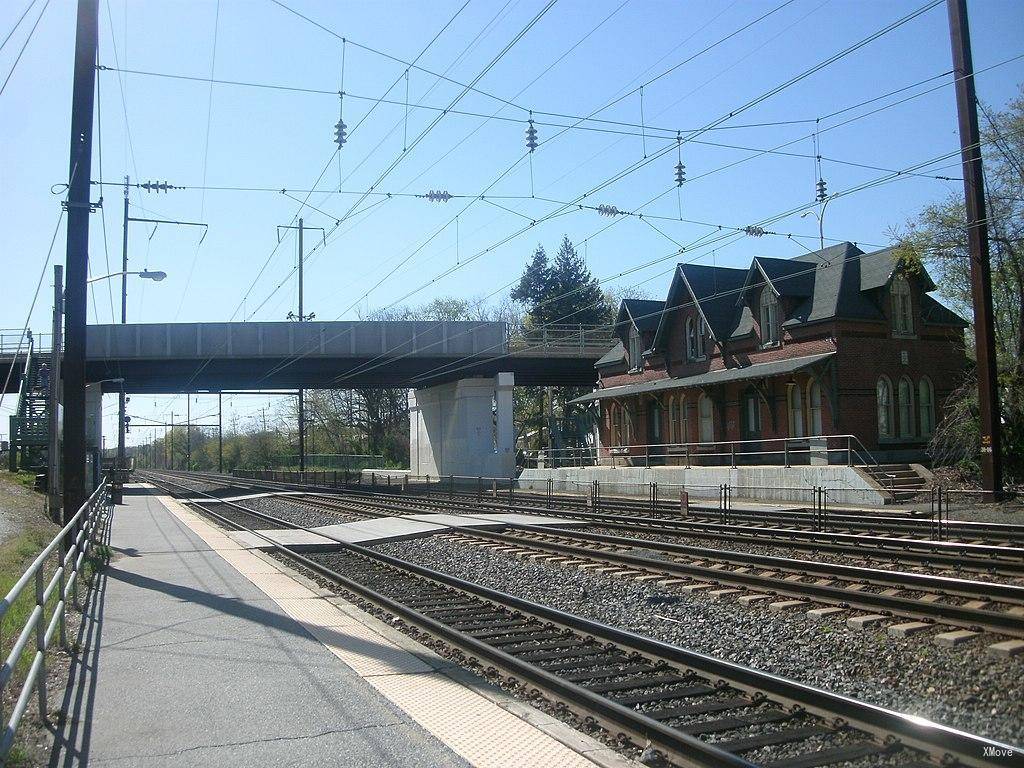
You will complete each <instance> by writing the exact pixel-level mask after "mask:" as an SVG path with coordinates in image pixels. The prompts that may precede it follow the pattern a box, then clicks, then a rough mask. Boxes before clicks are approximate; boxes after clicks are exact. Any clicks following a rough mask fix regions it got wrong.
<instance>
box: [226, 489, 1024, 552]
mask: <svg viewBox="0 0 1024 768" xmlns="http://www.w3.org/2000/svg"><path fill="white" fill-rule="evenodd" d="M282 474H287V473H282ZM309 474H310V475H313V476H314V477H315V475H316V474H317V473H309ZM328 474H329V473H322V475H323V477H324V479H325V480H326V479H327V477H326V476H327V475H328ZM331 479H332V480H333V477H332V478H331ZM238 480H242V478H238ZM245 482H268V481H259V480H245ZM280 482H284V481H280ZM474 485H475V486H476V487H473V486H474ZM293 487H301V486H300V485H299V484H293ZM325 487H326V486H325ZM334 487H337V488H345V489H346V490H352V489H354V488H367V489H373V490H382V491H385V492H386V491H388V490H390V489H391V488H392V486H391V485H390V484H387V485H385V484H376V485H374V486H369V485H366V484H363V483H361V482H360V483H358V484H356V483H353V484H349V485H339V486H334ZM491 487H492V486H491V485H490V484H489V483H488V482H487V481H485V480H481V481H480V482H479V483H473V482H472V481H464V482H462V483H459V484H451V485H449V484H448V482H447V478H439V480H438V483H437V484H436V485H435V486H434V487H433V490H431V489H430V488H429V487H428V488H427V489H426V490H422V489H421V488H420V487H418V486H417V485H415V484H413V485H410V486H409V488H408V490H407V493H408V494H420V493H426V494H432V495H437V496H445V497H448V498H462V499H467V500H471V499H475V498H477V497H479V496H481V495H486V494H490V493H491ZM807 491H808V494H810V493H811V489H810V488H808V489H807ZM495 492H496V494H497V497H498V498H501V499H507V498H508V496H509V494H508V490H507V488H506V489H504V490H503V489H501V488H500V487H499V488H496V491H495ZM512 496H513V498H514V500H515V501H516V503H524V504H527V505H530V506H538V507H545V506H547V507H548V508H549V509H555V510H558V511H559V512H561V513H564V512H566V511H568V510H571V509H576V510H589V509H592V503H593V502H592V499H589V498H588V497H586V496H580V495H573V494H566V493H557V492H556V493H552V494H550V495H548V494H546V493H539V492H536V491H530V490H518V489H517V490H515V491H514V492H513V494H512ZM598 506H599V507H600V508H602V509H608V510H609V511H612V512H615V513H619V514H623V515H625V516H627V517H635V516H638V515H643V516H647V517H669V518H677V517H678V516H679V512H680V508H679V500H678V499H671V500H666V499H664V498H662V499H660V500H657V501H654V502H653V503H652V502H651V501H650V500H643V499H637V498H630V497H625V496H602V497H600V499H599V501H598ZM689 516H691V517H698V518H704V519H708V520H721V519H722V518H723V517H727V518H728V520H729V521H730V522H734V523H742V524H746V525H750V526H757V527H760V526H768V527H780V526H781V527H786V528H801V529H806V530H815V529H816V528H817V526H818V525H819V519H820V517H819V514H818V513H815V512H814V511H813V510H811V509H808V508H804V509H785V510H779V511H749V510H743V509H729V510H725V511H723V510H722V509H720V508H719V507H718V506H716V505H715V504H714V503H709V502H708V501H707V500H706V499H700V498H694V499H692V500H691V503H690V507H689ZM827 519H828V527H829V530H830V531H835V532H846V533H854V534H857V533H867V534H872V533H874V534H884V535H903V536H909V537H913V538H931V537H932V536H933V535H934V530H935V523H934V522H933V521H932V520H931V519H930V518H929V517H927V516H924V517H920V516H919V517H912V516H908V515H906V514H903V515H897V514H893V513H892V512H889V511H886V510H867V511H865V512H857V513H851V512H849V511H842V510H833V511H829V512H828V513H827ZM942 527H943V531H944V532H945V533H944V536H946V537H947V540H949V541H953V542H956V543H979V544H985V543H988V544H997V545H998V544H1009V545H1015V546H1024V525H1020V524H1013V523H990V522H972V521H964V520H949V521H946V520H944V521H943V524H942Z"/></svg>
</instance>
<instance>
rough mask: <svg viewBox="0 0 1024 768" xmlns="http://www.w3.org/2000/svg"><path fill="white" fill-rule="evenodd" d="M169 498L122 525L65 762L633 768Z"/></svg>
mask: <svg viewBox="0 0 1024 768" xmlns="http://www.w3.org/2000/svg"><path fill="white" fill-rule="evenodd" d="M155 494H156V491H155V490H152V489H148V488H140V487H139V486H128V487H127V488H126V495H125V503H124V504H123V505H119V506H118V507H117V508H116V511H115V513H114V522H113V528H112V535H111V541H110V547H111V549H112V553H113V555H112V560H111V563H110V565H109V567H108V568H107V569H106V570H105V571H103V572H102V575H101V578H100V581H99V585H98V587H97V589H96V590H95V591H94V592H93V593H92V596H91V597H90V602H89V604H88V605H87V607H86V611H85V616H84V620H83V623H82V626H81V630H80V632H79V635H78V641H79V642H80V643H81V644H82V646H83V651H82V653H81V654H80V655H79V656H77V657H76V658H75V659H74V661H73V663H72V667H71V670H70V675H69V682H68V685H67V688H66V690H65V691H64V692H63V698H62V699H61V693H60V692H59V691H53V692H52V693H51V707H52V708H55V709H56V708H58V707H61V706H62V708H63V709H64V711H65V713H66V717H65V718H64V719H63V720H62V721H61V724H60V726H58V728H57V733H56V742H55V745H54V747H53V752H52V754H51V760H50V765H52V766H65V767H70V766H85V765H88V764H89V763H94V764H96V765H103V766H108V765H109V766H125V767H133V766H139V768H142V767H143V766H145V767H146V768H152V767H156V768H162V767H164V766H167V767H168V768H169V767H170V766H175V767H178V766H196V768H200V767H201V768H209V766H212V765H213V766H218V768H220V767H222V766H225V767H227V768H234V766H238V767H239V768H242V767H243V766H244V768H252V766H264V765H273V766H352V768H356V767H357V766H358V767H360V768H362V766H403V767H405V766H412V767H422V768H428V767H432V766H441V767H442V768H465V767H466V766H468V765H477V766H494V767H495V768H498V767H499V766H508V767H509V768H512V766H520V765H526V764H529V765H543V766H561V765H565V766H572V767H573V768H586V766H593V765H595V764H596V765H603V766H609V767H610V766H616V765H618V766H622V765H627V762H626V761H624V760H623V759H622V758H619V757H618V756H617V755H615V753H613V752H611V751H610V750H607V749H605V748H602V747H601V745H597V744H596V742H592V741H589V740H586V739H585V737H583V738H584V742H583V744H584V749H570V748H569V747H568V746H567V743H568V740H567V738H560V737H556V736H552V735H551V734H552V733H555V734H558V733H559V731H558V727H561V728H566V729H567V728H568V727H567V726H564V725H562V724H561V723H557V725H553V724H551V723H549V722H546V721H545V720H544V718H546V717H547V716H545V715H543V714H542V713H539V712H536V711H535V710H531V711H533V712H534V713H535V715H536V717H537V720H536V721H531V722H526V720H524V719H522V718H521V717H518V716H516V715H515V714H513V712H512V711H513V705H512V704H509V705H507V706H505V705H503V704H502V702H503V701H504V700H503V699H502V698H501V697H502V696H504V694H502V693H501V692H500V691H497V692H494V690H492V689H491V688H490V686H488V685H486V684H485V683H481V682H480V681H478V680H476V681H475V682H468V681H460V680H459V679H458V678H459V675H458V674H457V672H450V671H449V670H447V669H445V667H444V664H445V663H444V662H443V661H441V660H439V659H437V657H432V655H431V654H430V653H429V651H425V650H424V652H423V653H421V654H417V653H413V652H412V651H410V650H409V649H407V648H405V647H403V645H402V644H403V643H407V644H409V645H410V646H411V647H414V648H420V646H417V645H415V644H414V643H412V641H411V640H408V638H405V637H404V636H401V638H396V637H394V636H392V637H388V636H386V635H385V634H384V632H386V631H387V629H388V628H387V627H384V626H383V624H382V623H380V622H377V624H374V623H373V622H374V621H375V620H373V619H372V617H369V616H367V615H366V614H365V613H363V612H361V611H359V610H358V609H356V608H355V607H354V606H351V605H348V604H345V603H343V602H341V601H340V600H337V599H335V598H333V597H332V598H327V597H325V595H324V594H322V593H320V592H318V590H317V588H316V587H315V585H312V584H311V583H309V582H303V581H302V580H301V578H300V577H296V576H294V575H293V574H291V573H290V572H289V571H288V569H287V568H286V567H285V566H283V565H279V564H278V563H277V562H276V561H275V560H273V559H272V558H269V557H267V556H265V555H262V554H261V553H255V552H246V551H244V550H243V549H242V547H241V546H240V545H238V544H237V543H235V542H233V541H232V540H231V539H230V538H228V537H227V536H225V535H224V533H223V531H221V530H219V529H216V528H214V527H213V526H212V525H209V524H208V523H205V522H204V521H203V520H202V519H201V518H199V516H198V515H195V514H194V513H192V512H190V511H189V510H187V509H186V508H184V507H183V506H181V505H178V504H176V503H175V502H173V501H172V500H168V501H167V502H166V505H165V503H163V502H162V501H161V499H160V498H159V497H157V496H156V495H155ZM431 657H432V658H431ZM472 680H475V678H473V679H472ZM513 703H514V704H518V702H513ZM520 706H524V707H526V708H527V709H530V708H529V707H528V706H527V705H520ZM446 707H447V709H445V708H446ZM547 719H548V720H553V718H547ZM556 722H557V721H556ZM569 730H570V731H571V729H569ZM571 733H572V734H574V735H576V736H578V735H579V734H576V732H575V731H571ZM586 749H590V750H592V751H593V758H590V757H586V756H584V755H583V754H582V752H583V751H586ZM604 753H610V754H607V755H606V754H604Z"/></svg>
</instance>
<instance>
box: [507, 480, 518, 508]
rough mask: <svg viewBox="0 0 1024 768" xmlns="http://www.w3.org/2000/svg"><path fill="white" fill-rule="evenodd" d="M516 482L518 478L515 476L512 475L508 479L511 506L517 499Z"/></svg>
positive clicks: (509, 503)
mask: <svg viewBox="0 0 1024 768" xmlns="http://www.w3.org/2000/svg"><path fill="white" fill-rule="evenodd" d="M515 482H516V479H515V478H514V477H510V478H509V479H508V505H509V506H510V507H511V506H512V503H513V501H514V500H515Z"/></svg>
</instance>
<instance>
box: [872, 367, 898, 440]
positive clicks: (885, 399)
mask: <svg viewBox="0 0 1024 768" xmlns="http://www.w3.org/2000/svg"><path fill="white" fill-rule="evenodd" d="M875 392H876V401H877V405H878V436H879V437H892V436H893V429H892V423H893V421H894V415H893V407H892V382H890V381H889V379H887V378H886V377H885V376H882V377H881V378H880V379H879V380H878V385H877V386H876V388H875Z"/></svg>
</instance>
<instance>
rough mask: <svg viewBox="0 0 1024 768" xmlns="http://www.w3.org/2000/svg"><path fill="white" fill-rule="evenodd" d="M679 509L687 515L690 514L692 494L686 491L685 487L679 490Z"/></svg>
mask: <svg viewBox="0 0 1024 768" xmlns="http://www.w3.org/2000/svg"><path fill="white" fill-rule="evenodd" d="M679 511H680V512H682V513H683V515H685V516H687V517H688V516H689V514H690V494H688V493H687V492H686V489H685V488H683V489H680V491H679Z"/></svg>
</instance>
